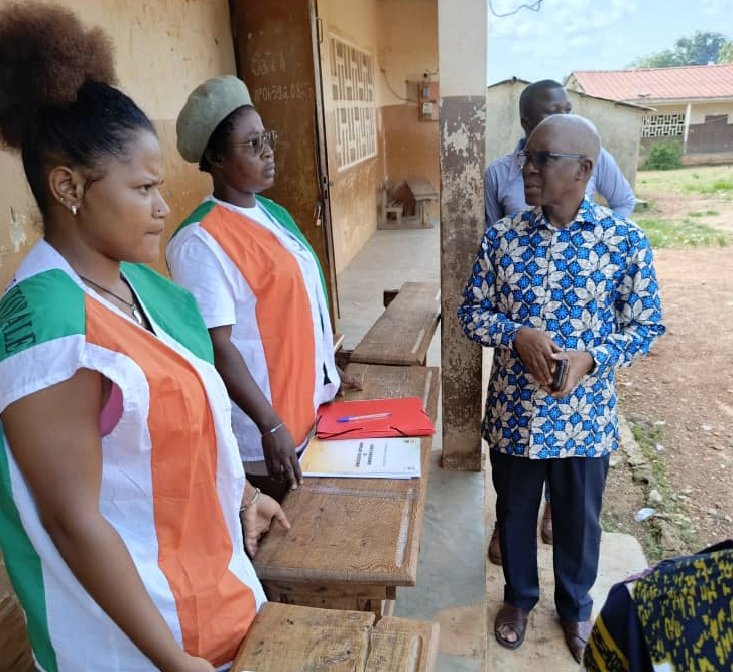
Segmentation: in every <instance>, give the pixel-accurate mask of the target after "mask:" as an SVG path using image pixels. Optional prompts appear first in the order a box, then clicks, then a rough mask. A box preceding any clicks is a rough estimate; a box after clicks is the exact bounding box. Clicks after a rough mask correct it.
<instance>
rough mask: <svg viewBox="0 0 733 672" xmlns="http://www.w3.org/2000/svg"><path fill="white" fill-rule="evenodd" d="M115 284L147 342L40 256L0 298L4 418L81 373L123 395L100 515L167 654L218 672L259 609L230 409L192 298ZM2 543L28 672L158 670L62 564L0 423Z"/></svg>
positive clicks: (61, 264) (137, 273) (108, 440)
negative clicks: (27, 649) (160, 625)
mask: <svg viewBox="0 0 733 672" xmlns="http://www.w3.org/2000/svg"><path fill="white" fill-rule="evenodd" d="M122 272H123V273H124V275H125V278H126V279H127V281H128V282H129V284H130V286H131V287H132V288H133V290H134V291H135V294H136V295H137V297H138V299H139V302H140V304H141V306H142V308H143V310H144V312H145V314H146V316H147V317H148V320H149V322H150V325H151V328H152V332H149V331H147V330H145V329H143V328H141V327H140V326H139V325H137V323H135V322H133V320H132V319H130V318H129V316H127V315H125V314H124V313H122V312H121V311H119V310H118V309H117V307H116V306H114V305H113V304H112V303H110V302H109V301H107V300H106V298H105V297H104V296H102V295H99V294H97V293H95V292H93V291H92V290H91V289H89V288H88V287H87V286H86V285H84V283H83V282H82V281H81V279H80V278H79V276H77V275H76V273H75V272H74V271H73V269H72V268H71V267H70V266H69V265H68V263H67V262H66V260H65V259H64V258H63V257H62V256H61V255H59V254H58V252H56V250H54V249H53V248H52V247H51V246H50V245H49V244H48V243H46V242H45V241H43V240H41V241H39V242H38V243H36V245H35V246H34V247H33V249H32V250H31V251H30V253H29V254H28V256H27V257H26V258H25V260H24V261H23V263H22V265H21V267H20V268H19V270H18V272H17V273H16V275H15V278H14V280H13V283H12V284H11V286H10V287H9V288H8V290H7V291H6V293H5V295H4V296H3V298H2V300H0V413H2V412H3V411H4V410H5V409H6V408H7V407H8V406H9V405H10V404H12V403H13V402H15V401H17V400H18V399H20V398H22V397H25V396H27V395H29V394H33V393H34V392H37V391H39V390H43V389H46V388H48V387H50V386H52V385H55V384H58V383H61V382H64V381H66V380H68V379H69V378H71V377H72V376H73V375H74V374H75V373H76V371H78V370H79V369H81V368H85V369H90V370H92V371H98V372H100V373H101V374H102V375H104V376H105V377H106V378H108V379H109V380H110V381H112V383H113V384H114V385H115V386H117V387H118V388H119V390H120V393H121V395H122V415H121V417H120V419H119V422H117V424H116V425H115V427H114V429H113V430H112V431H111V432H110V433H108V434H107V435H105V436H104V437H102V439H101V450H102V454H103V458H104V459H103V462H104V464H103V470H102V479H101V484H100V492H99V510H100V513H101V514H102V516H104V517H105V518H106V520H107V521H108V522H109V524H110V525H111V526H112V527H113V528H114V529H115V530H116V532H117V533H118V534H119V536H120V538H121V539H122V541H123V543H124V544H125V546H126V548H127V550H128V552H129V554H130V557H131V559H132V561H133V563H134V565H135V568H136V569H137V572H138V574H139V576H140V579H141V580H142V582H143V584H144V586H145V589H146V590H147V592H148V594H149V596H150V599H151V600H152V601H153V603H154V605H155V606H156V608H157V609H158V611H159V613H160V615H161V617H162V618H163V619H164V621H165V622H166V624H167V625H168V627H169V628H170V631H171V633H172V634H173V636H174V638H175V639H176V641H177V642H178V643H179V644H180V645H181V646H182V647H183V648H184V649H185V650H186V651H188V652H189V653H191V654H194V655H198V656H203V657H205V658H207V659H208V660H209V661H211V662H212V664H214V665H215V666H226V665H228V664H230V663H231V661H232V659H233V657H234V654H235V653H236V650H237V646H238V644H239V642H240V641H241V640H242V638H243V637H244V635H245V634H246V631H247V629H248V628H249V625H250V624H251V622H252V621H253V620H254V617H255V614H256V611H257V609H258V608H259V606H260V605H261V604H262V603H263V602H264V600H265V595H264V592H263V590H262V587H261V585H260V583H259V581H258V579H257V577H256V575H255V572H254V568H253V567H252V564H251V563H250V561H249V559H248V558H247V556H246V555H245V554H244V549H243V541H242V531H241V526H240V522H239V515H238V511H239V506H240V504H241V501H242V494H243V489H244V473H243V470H242V462H241V460H240V458H239V453H238V450H237V444H236V441H235V438H234V435H233V434H232V431H231V416H230V403H229V398H228V395H227V392H226V388H225V387H224V383H223V382H222V380H221V378H220V376H219V375H218V373H217V372H216V369H215V368H214V366H213V351H212V347H211V341H210V339H209V337H208V332H207V330H206V328H205V326H204V324H203V321H202V320H201V316H200V315H199V313H198V310H197V308H196V304H195V301H194V299H193V297H192V296H191V295H190V294H188V293H187V292H185V291H184V290H182V289H181V288H180V287H177V286H175V285H174V284H173V283H172V282H170V281H169V280H167V279H165V278H163V277H162V276H160V275H158V274H157V273H155V272H154V271H152V270H151V269H149V268H146V267H144V266H141V265H134V264H123V268H122ZM0 545H1V546H2V550H3V554H4V556H5V562H6V565H7V568H8V572H9V574H10V578H11V580H12V582H13V586H14V588H15V590H16V593H17V594H18V597H19V599H20V602H21V604H22V606H23V609H24V611H25V614H26V619H27V623H28V634H29V639H30V643H31V647H32V650H33V655H34V658H35V662H36V667H37V668H38V669H39V670H42V671H43V672H78V671H79V670H111V671H117V672H122V671H123V670H124V672H147V671H149V670H150V671H152V670H153V669H154V666H153V665H152V663H151V662H150V660H148V659H147V658H146V657H145V656H144V655H143V654H142V653H141V652H140V651H139V650H138V649H137V648H136V647H135V646H134V645H133V644H132V642H131V641H130V639H129V638H128V637H127V635H126V634H125V633H124V632H122V630H121V629H120V628H119V626H117V625H116V624H115V623H114V622H113V621H112V620H111V619H110V618H109V616H108V615H107V614H106V613H105V612H103V611H102V610H101V609H100V607H99V606H98V605H97V604H96V602H95V601H94V600H93V599H92V597H91V596H90V595H89V594H88V593H87V592H86V590H85V589H84V587H83V586H82V585H81V584H80V583H79V581H78V580H77V579H76V577H74V575H73V574H72V572H71V570H70V569H69V567H68V565H67V564H66V562H64V560H63V558H62V557H61V556H60V554H59V552H58V549H57V548H56V546H55V545H54V544H53V542H52V540H51V538H50V537H49V535H48V533H47V531H46V529H45V528H44V526H43V524H42V522H41V520H40V518H39V516H38V510H37V508H36V506H35V502H34V500H33V495H32V493H31V492H30V489H29V488H28V485H27V483H26V481H25V479H24V478H23V475H22V474H21V472H20V470H19V468H18V465H17V464H16V462H15V460H14V457H13V452H12V450H11V448H10V446H9V445H8V440H7V437H6V436H5V434H4V432H3V430H2V426H0ZM202 549H205V552H202Z"/></svg>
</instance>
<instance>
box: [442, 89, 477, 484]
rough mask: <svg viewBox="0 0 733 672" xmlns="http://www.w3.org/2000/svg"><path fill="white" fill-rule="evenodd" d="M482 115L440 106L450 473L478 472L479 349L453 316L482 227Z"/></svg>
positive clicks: (453, 101) (468, 103) (466, 106)
mask: <svg viewBox="0 0 733 672" xmlns="http://www.w3.org/2000/svg"><path fill="white" fill-rule="evenodd" d="M485 112H486V104H485V99H484V98H480V97H478V96H473V97H471V96H454V97H451V98H445V99H443V101H442V106H441V122H440V123H441V138H442V141H441V156H440V164H441V200H440V222H441V235H440V246H441V288H442V297H443V298H442V319H443V321H442V339H441V341H442V369H443V378H442V380H443V464H444V466H445V467H447V468H453V469H475V470H478V469H480V468H481V432H480V422H481V347H480V346H479V345H477V344H476V343H472V342H471V341H469V340H468V339H467V338H466V337H465V336H464V334H463V328H462V327H461V325H460V324H459V322H458V318H457V316H456V311H457V309H458V304H459V303H460V300H461V293H462V291H463V287H464V284H465V282H466V279H467V278H468V275H469V273H470V270H471V263H472V261H473V258H474V256H475V254H476V250H477V249H478V245H479V242H480V239H481V234H482V232H483V228H484V198H483V167H484V119H485Z"/></svg>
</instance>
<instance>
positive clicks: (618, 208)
mask: <svg viewBox="0 0 733 672" xmlns="http://www.w3.org/2000/svg"><path fill="white" fill-rule="evenodd" d="M571 111H572V104H571V103H570V100H568V94H567V93H566V92H565V89H564V88H563V86H562V84H560V83H559V82H555V81H553V80H550V79H544V80H542V81H539V82H534V83H533V84H530V85H529V86H528V87H527V88H526V89H524V91H522V95H521V96H520V98H519V116H520V120H521V123H522V128H523V129H524V133H525V137H524V138H522V139H521V140H520V141H519V143H518V144H517V147H516V149H515V150H514V152H512V153H511V154H507V155H506V156H502V157H501V158H500V159H496V161H493V162H492V163H491V164H489V167H488V168H487V169H486V174H485V175H484V202H485V206H486V225H487V226H488V225H490V224H494V223H495V222H498V221H499V220H500V219H501V218H502V217H506V216H507V215H513V214H516V213H517V212H519V211H521V210H524V209H525V208H526V207H527V203H526V202H525V200H524V182H523V180H522V170H521V168H520V167H519V153H520V152H521V151H522V150H523V149H524V145H525V144H526V142H527V138H528V137H529V135H530V133H532V131H533V130H534V128H535V126H537V124H539V123H540V121H542V120H543V119H544V118H545V117H547V116H549V115H551V114H569V113H570V112H571ZM597 193H598V194H600V195H601V196H603V198H605V199H606V201H607V202H608V207H609V208H611V210H613V211H614V212H616V213H617V214H619V215H622V216H623V217H628V216H629V215H630V214H631V212H632V210H633V209H634V203H635V202H636V198H635V197H634V192H633V191H632V189H631V185H630V184H629V182H628V180H627V179H626V178H625V177H624V174H623V173H622V172H621V169H620V168H619V167H618V164H617V163H616V161H615V159H614V158H613V157H612V156H611V155H610V154H609V153H608V152H607V151H606V150H605V149H603V148H601V154H600V156H599V157H598V163H597V164H596V165H595V167H594V169H593V175H592V176H591V178H590V180H589V181H588V186H587V187H586V194H587V195H588V196H589V197H590V198H593V196H594V195H595V194H597Z"/></svg>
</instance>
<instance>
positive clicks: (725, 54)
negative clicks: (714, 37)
mask: <svg viewBox="0 0 733 672" xmlns="http://www.w3.org/2000/svg"><path fill="white" fill-rule="evenodd" d="M718 63H733V41H731V42H726V43H725V44H724V45H723V46H722V47H720V51H719V52H718Z"/></svg>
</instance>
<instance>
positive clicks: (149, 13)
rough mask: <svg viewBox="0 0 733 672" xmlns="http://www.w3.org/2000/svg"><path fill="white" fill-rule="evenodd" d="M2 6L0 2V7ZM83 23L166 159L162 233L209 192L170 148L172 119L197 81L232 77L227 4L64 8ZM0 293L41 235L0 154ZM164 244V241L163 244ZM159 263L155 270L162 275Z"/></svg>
mask: <svg viewBox="0 0 733 672" xmlns="http://www.w3.org/2000/svg"><path fill="white" fill-rule="evenodd" d="M7 1H8V0H0V6H1V5H3V4H6V3H7ZM59 4H62V5H64V6H66V7H69V8H70V9H73V10H75V11H76V12H78V14H79V15H80V16H81V18H82V19H83V20H84V22H85V23H87V24H90V25H99V26H101V27H102V28H104V29H105V30H106V31H107V32H108V33H109V35H110V36H111V38H112V40H113V43H114V46H115V50H116V64H117V73H118V78H119V84H120V87H121V88H122V89H123V90H125V91H126V92H127V93H129V94H130V95H131V96H132V97H133V98H134V100H135V101H136V102H137V103H138V105H140V106H141V107H142V108H143V109H144V110H145V111H146V112H147V114H148V115H149V116H150V117H151V119H153V121H154V122H155V124H156V127H157V128H158V131H159V133H160V139H161V142H162V145H163V150H164V152H165V160H166V184H165V189H164V192H165V195H166V198H167V199H168V202H169V205H170V206H171V215H170V217H169V219H168V228H169V231H170V230H172V229H173V228H175V226H177V224H178V222H179V221H180V220H181V219H182V218H183V217H184V216H185V215H186V214H188V212H189V211H190V210H191V209H192V208H193V207H194V206H195V204H196V203H197V202H198V201H199V200H200V198H201V197H202V196H203V195H204V194H205V193H207V191H208V190H209V180H208V178H207V177H206V176H205V175H203V174H201V173H199V171H198V169H197V168H196V167H195V166H189V165H187V164H184V162H183V161H182V160H181V158H180V157H179V156H178V152H177V151H176V148H175V118H176V116H177V114H178V111H179V109H180V107H181V106H182V105H183V103H184V102H185V99H186V97H187V96H188V94H189V93H190V92H191V90H192V89H193V88H194V87H195V86H197V85H198V84H200V83H201V82H202V81H203V80H204V79H207V78H208V77H213V76H217V75H222V74H232V73H234V72H235V68H234V53H233V48H232V38H231V30H230V23H229V6H228V2H227V0H183V1H182V0H143V1H140V0H136V1H133V0H64V1H63V2H59ZM0 173H2V174H3V176H4V180H3V189H2V190H1V191H0V287H4V286H5V284H6V283H7V282H8V281H9V279H10V277H11V275H12V273H13V271H14V269H15V268H16V267H17V265H18V263H19V262H20V260H21V259H22V258H23V256H24V255H25V253H26V252H27V251H28V248H29V247H30V245H31V244H32V242H33V241H35V239H36V238H37V236H38V235H39V232H40V226H39V225H38V224H35V225H34V222H36V223H37V222H38V219H39V216H38V213H37V210H36V208H35V205H34V203H33V200H32V197H31V195H30V192H29V191H28V188H27V186H26V182H25V177H24V175H23V171H22V167H21V165H20V161H19V159H18V157H16V156H12V155H10V154H8V153H7V152H0ZM164 239H165V238H164ZM162 267H163V264H162V257H161V262H160V263H159V268H161V270H162Z"/></svg>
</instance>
